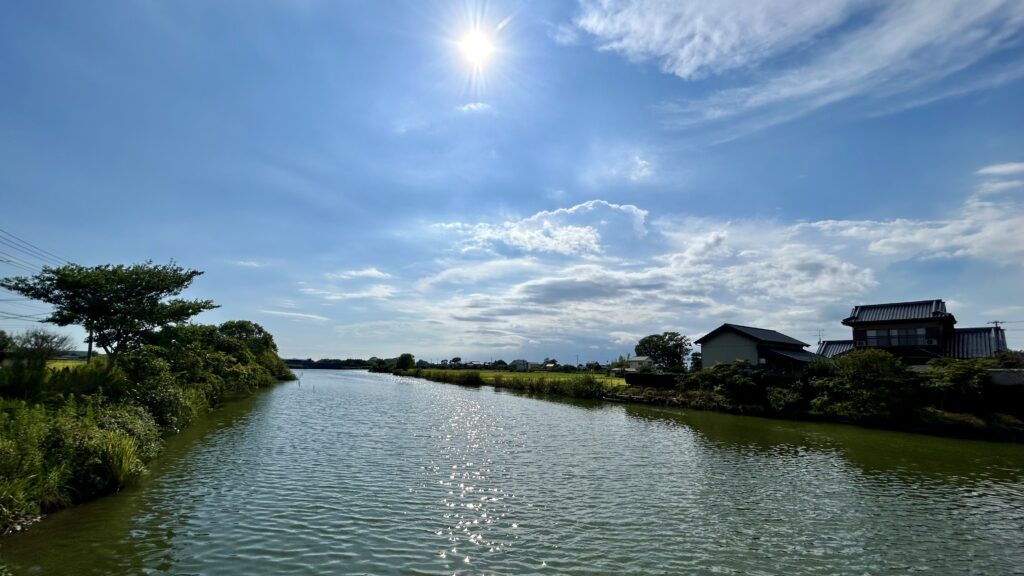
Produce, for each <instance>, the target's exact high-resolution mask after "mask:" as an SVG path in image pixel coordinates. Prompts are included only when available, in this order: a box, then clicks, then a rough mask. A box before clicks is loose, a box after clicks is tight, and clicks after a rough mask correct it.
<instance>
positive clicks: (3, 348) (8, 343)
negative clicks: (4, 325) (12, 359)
mask: <svg viewBox="0 0 1024 576" xmlns="http://www.w3.org/2000/svg"><path fill="white" fill-rule="evenodd" d="M13 348H14V340H13V339H12V338H11V337H10V336H8V335H7V332H4V331H3V330H0V362H3V361H4V358H6V357H7V354H8V353H9V352H10V351H11V349H13Z"/></svg>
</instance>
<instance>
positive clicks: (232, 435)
mask: <svg viewBox="0 0 1024 576" xmlns="http://www.w3.org/2000/svg"><path fill="white" fill-rule="evenodd" d="M151 468H152V470H151V473H150V474H149V476H148V477H147V478H146V479H145V480H144V481H143V482H142V483H140V485H138V486H136V487H134V488H131V489H127V490H125V491H123V492H122V493H121V494H118V495H116V496H111V497H107V498H103V499H100V500H97V501H95V502H91V503H88V504H86V505H83V506H80V507H77V508H74V509H71V510H67V511H63V512H59V513H56V514H53V515H51V516H50V517H48V518H47V519H45V520H44V521H43V522H42V523H40V524H38V525H36V526H33V527H32V528H31V530H29V531H28V532H26V533H23V534H18V535H15V536H11V537H8V538H4V539H2V540H0V559H2V563H6V565H7V570H9V571H10V573H12V574H69V575H70V574H74V575H91V574H209V575H219V574H224V575H232V576H234V575H238V574H246V575H259V574H453V573H456V574H478V573H480V574H526V573H550V574H573V573H576V574H593V573H607V574H619V573H634V574H635V573H655V574H659V573H692V574H824V573H828V574H903V573H906V572H909V571H918V570H921V571H929V572H932V573H940V574H966V573H978V574H1011V573H1015V572H1017V573H1019V572H1020V571H1022V570H1024V540H1022V536H1024V446H1021V445H1017V444H999V443H988V442H978V441H965V440H954V439H947V438H936V437H930V436H923V435H916V434H905V433H897V432H887V431H880V430H868V429H863V428H858V427H854V426H843V425H834V424H819V423H803V422H791V421H782V420H767V419H760V418H751V417H739V416H731V415H726V414H715V413H706V412H697V411H683V410H675V409H662V408H652V407H647V406H632V405H620V404H607V403H596V402H595V403H587V402H567V401H552V400H542V399H535V398H529V397H524V396H519V395H515V394H510V393H505V392H502V391H496V390H494V389H492V388H490V387H486V386H485V387H482V388H463V387H458V386H453V385H448V384H439V383H434V382H427V381H424V380H416V379H411V378H397V377H393V376H388V375H377V374H368V373H365V372H352V371H307V372H305V374H303V375H302V379H301V381H300V382H292V383H286V384H281V385H279V386H277V387H275V388H273V389H271V390H269V391H265V392H262V393H259V394H257V395H256V396H254V397H252V398H249V399H247V400H243V401H239V402H234V403H232V404H230V405H228V406H227V407H225V408H223V409H221V410H218V411H216V412H214V413H213V414H211V415H210V416H209V417H208V418H207V419H205V420H204V421H203V422H201V423H199V424H198V425H196V426H194V427H193V428H191V429H189V430H188V431H186V432H184V433H182V434H180V435H178V436H176V437H173V438H170V439H169V440H168V445H167V449H166V451H165V452H164V454H163V455H162V456H161V457H160V458H159V459H158V461H157V462H156V463H154V465H153V466H152V467H151ZM0 573H3V569H0Z"/></svg>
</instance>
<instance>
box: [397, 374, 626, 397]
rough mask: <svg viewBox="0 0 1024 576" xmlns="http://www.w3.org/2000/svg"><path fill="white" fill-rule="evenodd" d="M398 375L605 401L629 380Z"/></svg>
mask: <svg viewBox="0 0 1024 576" xmlns="http://www.w3.org/2000/svg"><path fill="white" fill-rule="evenodd" d="M392 374H394V375H396V376H408V377H412V378H423V379H425V380H430V381H432V382H442V383H445V384H457V385H460V386H482V385H488V386H494V387H495V388H504V389H508V390H515V391H517V392H523V393H526V394H551V395H556V396H565V397H568V398H591V399H594V398H601V397H602V396H604V395H605V394H608V393H609V392H612V391H616V390H620V389H622V388H624V387H625V386H626V381H625V380H624V379H622V378H618V377H614V376H606V375H604V374H592V373H583V374H578V373H576V374H574V373H564V372H502V371H498V370H486V371H476V370H437V369H429V368H428V369H419V368H416V369H413V370H395V371H393V372H392Z"/></svg>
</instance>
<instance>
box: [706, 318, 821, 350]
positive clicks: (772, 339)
mask: <svg viewBox="0 0 1024 576" xmlns="http://www.w3.org/2000/svg"><path fill="white" fill-rule="evenodd" d="M722 330H735V331H736V332H739V333H741V334H745V335H747V336H749V337H751V338H753V339H754V340H757V341H758V342H764V343H771V344H792V345H795V346H807V343H806V342H801V341H799V340H797V339H796V338H790V337H789V336H786V335H785V334H783V333H781V332H776V331H775V330H768V329H767V328H754V327H752V326H740V325H739V324H728V323H726V324H722V325H721V326H719V327H718V328H715V329H714V330H712V331H711V332H708V333H707V334H705V335H704V336H702V337H701V338H698V339H697V340H696V343H697V344H701V343H703V342H704V341H705V340H707V339H708V337H710V336H711V335H712V334H718V333H719V332H721V331H722Z"/></svg>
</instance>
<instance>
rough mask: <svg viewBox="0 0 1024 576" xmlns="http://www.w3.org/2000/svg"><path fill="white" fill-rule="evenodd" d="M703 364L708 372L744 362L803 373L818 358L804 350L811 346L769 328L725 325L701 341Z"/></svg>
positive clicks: (699, 340)
mask: <svg viewBox="0 0 1024 576" xmlns="http://www.w3.org/2000/svg"><path fill="white" fill-rule="evenodd" d="M695 343H696V344H700V351H701V361H702V363H703V366H704V367H705V368H710V367H712V366H714V365H716V364H731V363H733V362H736V361H737V360H744V361H746V362H749V363H750V364H752V365H754V366H762V367H765V368H769V369H775V370H782V371H794V370H802V369H803V368H804V366H806V365H807V363H808V362H810V361H811V360H814V359H815V358H817V357H818V356H817V354H814V353H812V352H809V351H807V350H804V348H805V347H807V346H808V344H806V343H804V342H801V341H799V340H797V339H796V338H791V337H789V336H786V335H785V334H782V333H781V332H776V331H775V330H768V329H766V328H754V327H752V326H740V325H738V324H722V325H721V326H719V327H718V328H715V329H714V330H712V331H711V332H708V333H707V334H705V335H704V336H703V337H702V338H699V339H697V340H696V341H695Z"/></svg>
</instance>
